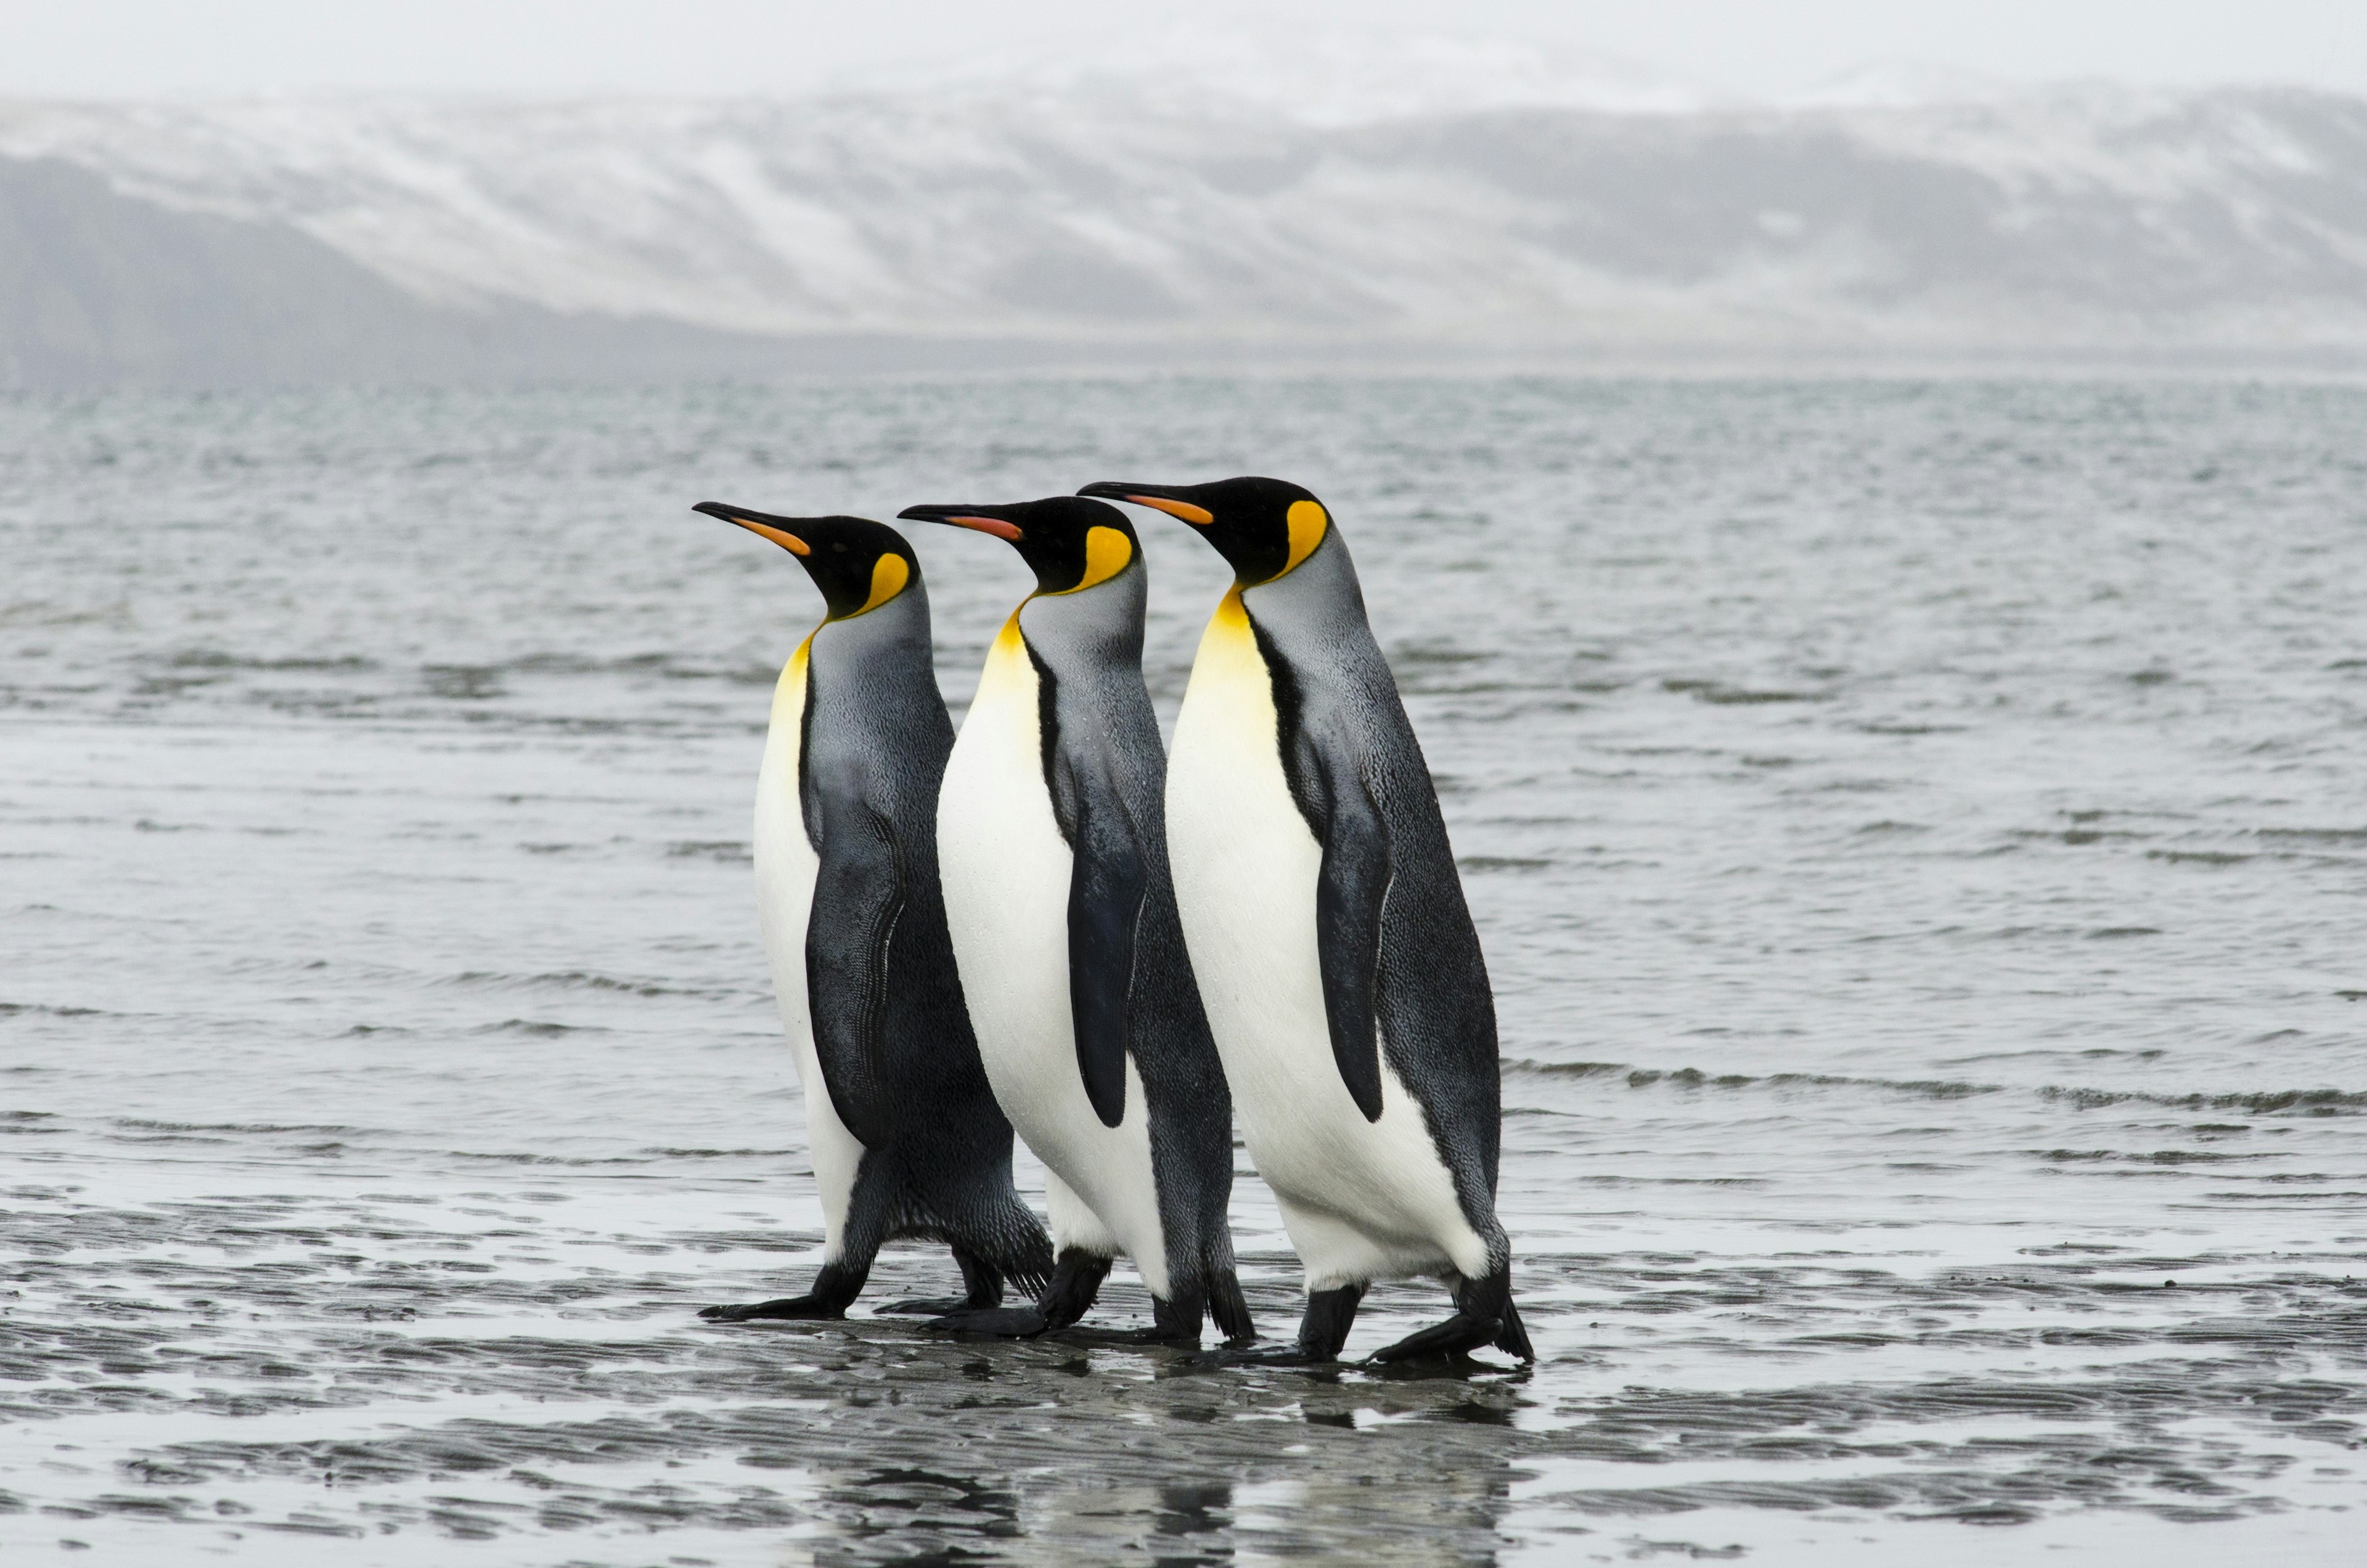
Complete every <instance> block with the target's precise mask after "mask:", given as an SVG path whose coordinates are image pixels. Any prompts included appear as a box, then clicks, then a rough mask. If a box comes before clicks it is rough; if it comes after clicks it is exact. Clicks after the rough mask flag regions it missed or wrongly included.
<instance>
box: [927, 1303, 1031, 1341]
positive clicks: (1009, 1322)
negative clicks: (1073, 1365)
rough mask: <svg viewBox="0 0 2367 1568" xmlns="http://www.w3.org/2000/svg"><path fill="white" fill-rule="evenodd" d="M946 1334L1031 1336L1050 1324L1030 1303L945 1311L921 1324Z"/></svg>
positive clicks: (998, 1337)
mask: <svg viewBox="0 0 2367 1568" xmlns="http://www.w3.org/2000/svg"><path fill="white" fill-rule="evenodd" d="M921 1326H922V1327H923V1328H937V1329H943V1330H944V1331H945V1332H946V1333H948V1334H984V1335H988V1336H990V1337H993V1338H996V1339H1033V1338H1035V1337H1036V1336H1037V1335H1039V1334H1041V1333H1043V1332H1044V1331H1045V1330H1046V1329H1048V1328H1049V1327H1051V1326H1052V1325H1051V1324H1050V1323H1048V1322H1047V1321H1046V1319H1045V1317H1044V1314H1042V1313H1041V1312H1039V1311H1038V1310H1036V1308H1035V1307H1032V1306H1024V1307H989V1308H986V1309H985V1310H983V1311H978V1312H949V1313H946V1314H942V1315H941V1316H937V1317H933V1318H931V1319H929V1321H928V1322H926V1323H924V1324H923V1325H921Z"/></svg>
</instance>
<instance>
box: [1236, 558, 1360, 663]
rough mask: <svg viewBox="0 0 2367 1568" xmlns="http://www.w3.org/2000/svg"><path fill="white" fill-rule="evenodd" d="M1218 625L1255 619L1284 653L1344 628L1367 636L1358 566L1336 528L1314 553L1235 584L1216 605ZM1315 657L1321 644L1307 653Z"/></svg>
mask: <svg viewBox="0 0 2367 1568" xmlns="http://www.w3.org/2000/svg"><path fill="white" fill-rule="evenodd" d="M1215 619H1217V621H1230V620H1254V621H1255V622H1256V623H1257V626H1258V629H1259V630H1260V631H1262V632H1264V633H1265V634H1266V635H1267V636H1268V637H1271V638H1273V639H1274V641H1275V642H1276V643H1277V644H1279V645H1281V646H1282V647H1283V648H1284V649H1285V650H1287V649H1291V648H1292V647H1293V646H1294V645H1296V644H1297V643H1299V642H1300V641H1301V640H1302V639H1303V638H1305V637H1316V638H1319V637H1327V636H1336V635H1339V634H1340V633H1341V632H1342V631H1343V630H1346V629H1348V628H1352V627H1353V628H1355V629H1356V630H1359V631H1363V632H1364V635H1365V636H1367V637H1369V636H1370V635H1371V634H1370V631H1369V629H1367V628H1366V623H1365V591H1364V587H1363V585H1362V584H1361V583H1359V582H1358V581H1356V563H1355V561H1354V560H1353V558H1351V557H1350V556H1349V554H1348V546H1347V542H1346V541H1345V540H1343V539H1342V538H1341V537H1340V530H1339V529H1338V528H1336V527H1334V528H1329V529H1326V530H1325V531H1324V535H1323V538H1322V541H1321V542H1320V543H1319V544H1318V545H1317V546H1316V547H1315V549H1314V551H1313V553H1312V554H1310V555H1308V558H1306V559H1305V560H1303V561H1301V562H1299V563H1298V564H1297V566H1295V567H1293V568H1292V569H1291V570H1288V571H1285V572H1284V573H1283V574H1282V575H1281V576H1280V577H1275V578H1269V579H1267V580H1266V581H1263V582H1255V583H1250V584H1247V585H1244V584H1242V583H1240V582H1235V583H1234V584H1233V586H1232V590H1231V592H1228V593H1227V594H1226V595H1225V597H1224V599H1223V600H1222V601H1221V602H1220V603H1218V604H1217V614H1216V616H1215ZM1306 651H1307V652H1308V653H1309V654H1315V653H1319V651H1320V649H1319V644H1317V645H1310V646H1308V648H1307V649H1306Z"/></svg>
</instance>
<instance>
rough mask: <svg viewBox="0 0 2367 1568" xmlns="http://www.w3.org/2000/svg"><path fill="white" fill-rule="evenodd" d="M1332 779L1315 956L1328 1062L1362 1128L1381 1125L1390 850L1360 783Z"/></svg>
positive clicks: (1318, 885) (1319, 879)
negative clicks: (1380, 999) (1384, 915)
mask: <svg viewBox="0 0 2367 1568" xmlns="http://www.w3.org/2000/svg"><path fill="white" fill-rule="evenodd" d="M1327 772H1332V776H1331V779H1330V781H1329V782H1330V784H1331V789H1330V791H1329V794H1330V795H1331V802H1330V804H1331V813H1330V816H1331V824H1330V826H1331V831H1330V832H1329V833H1328V834H1326V835H1325V837H1324V840H1323V866H1322V870H1321V872H1320V874H1319V875H1318V877H1317V879H1316V883H1315V942H1316V953H1317V956H1318V958H1319V960H1320V962H1321V964H1322V969H1323V1011H1324V1013H1325V1015H1326V1017H1327V1018H1328V1019H1329V1020H1330V1021H1331V1059H1332V1060H1333V1061H1334V1062H1336V1063H1338V1064H1339V1067H1340V1080H1341V1081H1342V1083H1344V1084H1346V1085H1347V1086H1348V1093H1349V1096H1350V1097H1351V1098H1352V1099H1353V1100H1355V1102H1356V1109H1357V1110H1359V1111H1363V1112H1364V1113H1365V1121H1367V1122H1377V1121H1379V1120H1380V1119H1381V1036H1380V1027H1379V1022H1380V1021H1379V1016H1378V1011H1377V1007H1376V1002H1377V994H1378V985H1377V974H1378V971H1379V968H1380V962H1381V908H1382V906H1383V904H1384V903H1386V902H1387V898H1388V892H1389V844H1388V834H1387V829H1386V828H1385V827H1384V826H1383V825H1382V822H1381V814H1380V813H1379V812H1378V811H1377V810H1376V809H1374V807H1373V802H1372V797H1371V796H1370V795H1366V794H1365V788H1364V784H1363V781H1362V780H1360V779H1358V778H1356V777H1355V776H1354V774H1353V773H1350V774H1349V775H1348V776H1347V777H1345V778H1342V777H1340V776H1338V774H1337V772H1333V771H1332V770H1327Z"/></svg>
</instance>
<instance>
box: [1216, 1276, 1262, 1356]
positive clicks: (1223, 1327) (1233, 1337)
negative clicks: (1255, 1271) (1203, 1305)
mask: <svg viewBox="0 0 2367 1568" xmlns="http://www.w3.org/2000/svg"><path fill="white" fill-rule="evenodd" d="M1208 1315H1209V1317H1211V1318H1212V1319H1214V1320H1215V1322H1216V1325H1217V1329H1218V1330H1219V1331H1220V1332H1221V1333H1223V1335H1224V1337H1225V1340H1226V1342H1227V1343H1228V1344H1232V1345H1246V1344H1248V1343H1250V1341H1251V1340H1253V1339H1255V1338H1256V1337H1257V1325H1255V1324H1253V1323H1251V1321H1250V1303H1248V1302H1247V1301H1245V1300H1243V1299H1242V1297H1241V1277H1240V1275H1239V1274H1236V1273H1234V1272H1233V1269H1232V1264H1231V1262H1230V1261H1229V1260H1228V1261H1227V1262H1226V1264H1225V1265H1224V1266H1223V1267H1221V1268H1212V1269H1209V1270H1208Z"/></svg>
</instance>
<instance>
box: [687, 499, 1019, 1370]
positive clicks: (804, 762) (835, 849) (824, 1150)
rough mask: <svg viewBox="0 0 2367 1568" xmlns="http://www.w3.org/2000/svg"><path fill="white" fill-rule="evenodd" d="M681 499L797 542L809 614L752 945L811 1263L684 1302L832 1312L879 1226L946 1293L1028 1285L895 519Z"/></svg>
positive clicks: (919, 600)
mask: <svg viewBox="0 0 2367 1568" xmlns="http://www.w3.org/2000/svg"><path fill="white" fill-rule="evenodd" d="M695 510H697V511H699V512H703V513H707V514H708V516H710V517H719V518H721V519H722V520H723V521H725V522H727V523H731V524H736V525H738V526H740V527H742V528H745V529H747V530H748V531H749V532H750V533H752V534H755V535H758V536H762V537H764V538H766V539H770V540H771V541H772V542H773V543H775V544H776V545H778V546H780V547H782V548H783V549H785V550H787V551H788V552H789V553H790V554H791V555H793V556H795V557H797V558H798V564H799V565H801V566H803V567H804V568H805V569H806V573H807V575H808V576H810V577H811V578H812V579H813V582H814V586H815V587H816V588H819V589H820V590H821V594H822V598H823V600H824V602H825V604H827V606H828V613H827V615H825V617H824V619H823V620H822V623H821V625H820V626H816V627H815V628H814V630H813V632H812V634H811V635H810V636H809V637H807V638H806V639H805V641H804V642H802V643H800V644H798V649H797V651H796V652H795V653H793V654H791V655H790V656H789V661H788V663H787V666H786V667H784V668H783V670H782V671H781V678H780V682H779V683H778V684H777V685H776V687H775V688H774V691H773V714H772V723H771V727H770V728H769V729H768V730H767V731H766V734H765V738H764V763H763V766H762V767H761V769H760V770H759V772H758V774H757V779H756V821H755V852H756V855H755V858H756V890H757V908H758V922H759V925H760V927H761V929H762V931H763V933H764V953H765V957H766V958H767V960H768V961H769V962H770V964H771V967H772V971H773V984H774V988H775V989H776V992H777V993H778V995H779V998H780V1005H781V1022H782V1025H783V1027H784V1029H785V1030H786V1031H787V1034H788V1037H789V1043H790V1045H791V1046H792V1047H793V1048H794V1049H795V1051H796V1053H797V1062H798V1081H799V1083H800V1084H801V1085H802V1086H803V1088H804V1090H805V1102H806V1123H807V1126H808V1129H809V1130H810V1134H811V1142H812V1145H813V1162H814V1179H815V1183H816V1185H817V1186H818V1187H819V1188H820V1189H821V1206H822V1215H823V1220H824V1225H825V1229H824V1235H823V1244H822V1262H821V1269H820V1270H819V1271H818V1272H817V1273H816V1274H815V1276H814V1281H813V1286H812V1289H810V1291H809V1292H807V1293H806V1294H804V1295H802V1296H791V1297H784V1298H782V1299H780V1300H777V1301H768V1302H756V1303H749V1304H746V1305H739V1306H710V1307H708V1308H707V1309H706V1310H704V1311H703V1312H701V1313H700V1314H699V1315H700V1316H701V1317H704V1318H708V1319H711V1320H715V1321H719V1322H725V1323H741V1322H745V1321H747V1320H749V1319H751V1318H801V1319H816V1318H839V1317H844V1316H845V1315H846V1309H847V1306H848V1305H849V1303H852V1302H853V1301H854V1300H855V1296H856V1294H857V1293H859V1292H861V1291H862V1289H863V1283H864V1280H865V1279H866V1277H867V1276H868V1275H869V1273H870V1271H871V1263H872V1259H873V1258H875V1257H876V1256H877V1255H878V1251H879V1248H880V1247H881V1245H882V1244H883V1243H886V1242H889V1241H892V1240H895V1239H897V1238H899V1237H902V1236H917V1237H924V1238H927V1239H930V1240H934V1241H943V1242H946V1243H948V1244H949V1245H950V1246H951V1247H952V1248H953V1254H954V1261H955V1262H956V1263H957V1265H959V1266H960V1269H961V1274H962V1282H963V1284H964V1286H965V1287H966V1292H965V1294H964V1295H962V1296H961V1297H958V1298H955V1299H952V1300H945V1301H920V1302H906V1303H898V1304H897V1305H895V1306H891V1307H889V1309H888V1310H889V1311H912V1312H944V1311H950V1310H953V1309H955V1308H968V1309H978V1308H987V1307H992V1306H994V1305H995V1304H997V1303H1000V1302H1001V1301H1002V1282H1003V1281H1004V1280H1013V1281H1015V1282H1017V1283H1019V1284H1020V1285H1022V1286H1023V1287H1024V1288H1025V1289H1027V1290H1029V1291H1040V1290H1041V1289H1043V1287H1044V1284H1045V1282H1046V1280H1047V1279H1048V1276H1049V1274H1050V1271H1051V1266H1052V1244H1051V1240H1050V1238H1049V1237H1048V1235H1046V1234H1045V1231H1044V1226H1043V1224H1042V1223H1041V1222H1040V1221H1038V1220H1037V1219H1036V1216H1035V1214H1034V1213H1031V1212H1030V1211H1029V1210H1028V1209H1027V1207H1026V1206H1025V1204H1023V1203H1022V1202H1020V1201H1019V1195H1018V1193H1017V1192H1016V1191H1015V1190H1014V1189H1013V1187H1012V1184H1011V1138H1012V1134H1011V1123H1010V1122H1008V1121H1006V1120H1005V1119H1004V1118H1003V1115H1002V1111H1001V1109H1000V1108H999V1107H997V1105H996V1104H995V1101H994V1093H993V1090H992V1089H991V1087H990V1086H989V1085H988V1083H987V1079H986V1069H985V1067H984V1066H983V1064H981V1063H980V1060H979V1055H978V1043H977V1040H976V1038H975V1037H974V1036H973V1034H972V1032H971V1030H970V1021H969V1014H968V1010H967V1008H966V1007H965V1005H964V1003H963V1000H962V990H961V981H960V978H959V976H958V974H957V971H956V969H955V967H954V953H953V944H952V942H951V941H950V939H949V938H948V936H947V934H946V914H945V903H944V900H943V897H942V896H941V893H940V890H939V886H938V881H937V844H936V826H937V825H936V806H937V785H938V783H939V781H940V780H941V779H942V778H943V777H944V776H945V771H946V757H947V756H948V755H949V754H950V753H951V752H952V750H953V723H952V720H951V719H949V718H948V717H947V716H946V706H945V700H944V698H943V697H941V696H940V695H939V694H938V692H937V678H936V672H935V670H934V666H933V665H932V664H931V662H930V644H929V596H928V592H927V591H926V589H925V588H924V587H923V585H922V582H921V566H920V562H919V561H918V560H917V559H915V558H914V557H913V555H912V546H911V545H910V544H908V543H906V542H905V540H904V537H903V536H901V535H900V534H898V533H897V532H896V530H894V529H893V528H890V527H889V526H888V525H885V524H882V523H873V522H870V521H868V520H866V519H864V518H860V517H776V516H771V515H768V514H766V513H762V512H752V511H749V510H748V509H746V508H744V507H738V506H726V505H723V504H721V503H719V502H701V503H700V504H699V505H698V506H697V508H696V509H695Z"/></svg>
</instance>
